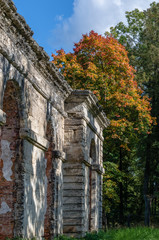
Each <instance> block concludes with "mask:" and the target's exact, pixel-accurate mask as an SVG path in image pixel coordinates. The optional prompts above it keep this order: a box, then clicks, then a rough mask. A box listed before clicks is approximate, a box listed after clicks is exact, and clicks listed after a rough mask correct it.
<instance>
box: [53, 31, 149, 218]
mask: <svg viewBox="0 0 159 240" xmlns="http://www.w3.org/2000/svg"><path fill="white" fill-rule="evenodd" d="M52 57H53V63H54V64H55V65H56V66H57V67H58V68H59V70H60V71H61V73H62V74H63V75H64V76H65V78H66V80H67V81H68V82H69V83H70V85H71V86H72V87H73V88H76V89H89V90H92V91H93V92H94V94H95V95H96V96H97V97H98V99H99V103H100V104H101V105H102V107H103V109H104V112H105V113H106V115H107V117H108V118H109V119H110V120H111V123H110V126H109V127H108V128H107V129H106V130H105V132H104V138H105V144H104V161H105V162H109V161H110V162H114V164H117V169H118V170H119V173H120V176H121V177H120V178H118V179H117V178H114V177H112V176H111V170H110V169H111V168H110V166H111V165H110V164H106V166H107V170H109V171H106V176H105V179H106V180H107V181H105V183H104V184H105V189H106V188H107V187H109V188H110V186H112V188H113V187H114V185H115V186H116V187H117V189H118V192H116V193H114V194H118V196H119V204H120V213H119V215H120V221H122V219H123V208H124V199H123V197H124V196H123V192H124V186H123V184H125V181H126V179H127V178H128V177H127V176H129V173H128V172H129V166H130V159H129V156H130V152H132V151H133V149H134V146H135V144H136V142H137V140H138V137H137V136H138V134H142V133H143V134H149V133H150V129H151V124H152V122H153V119H152V118H151V116H150V111H151V107H150V103H149V99H148V98H147V97H146V96H143V90H142V89H141V87H139V86H138V84H137V82H136V80H135V79H134V74H135V70H134V68H133V67H132V66H130V64H129V59H128V56H127V52H126V50H125V47H123V46H122V45H121V44H120V43H119V42H118V41H117V40H116V39H114V38H113V37H111V36H106V37H105V36H101V35H98V34H97V33H95V32H94V31H91V32H90V33H89V34H88V35H87V34H85V35H83V37H82V39H81V40H80V41H79V42H78V43H76V44H75V47H74V49H73V53H65V51H64V50H62V49H61V50H59V51H57V52H56V54H52ZM115 169H116V168H115ZM116 172H117V171H116ZM126 174H127V176H126ZM130 177H131V176H130ZM108 180H109V181H108ZM114 194H110V192H107V193H106V195H105V199H108V200H110V201H111V199H113V197H114Z"/></svg>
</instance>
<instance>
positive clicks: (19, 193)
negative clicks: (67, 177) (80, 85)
mask: <svg viewBox="0 0 159 240" xmlns="http://www.w3.org/2000/svg"><path fill="white" fill-rule="evenodd" d="M5 71H9V67H8V68H7V69H5ZM17 76H18V74H17V75H15V77H17ZM21 86H22V87H21V88H20V87H19V85H18V83H17V82H16V81H14V80H8V81H5V80H4V82H3V90H4V94H3V104H2V105H3V111H4V112H6V115H7V121H6V124H5V125H4V126H2V128H1V136H0V141H1V144H0V147H1V149H0V196H1V197H0V236H1V239H5V238H6V237H10V238H12V237H13V236H17V235H19V236H26V237H33V236H40V237H41V236H44V216H45V213H46V208H47V199H46V194H47V184H48V181H50V180H48V181H47V178H46V164H47V162H46V159H45V152H44V151H43V150H42V149H40V148H38V147H36V146H34V145H33V144H32V143H30V142H29V141H28V140H26V139H21V138H20V127H21V126H20V125H23V124H24V122H25V121H26V119H24V117H25V118H26V117H27V116H28V109H29V107H30V105H31V103H30V100H29V99H28V98H27V94H26V91H25V89H24V88H25V86H24V79H23V84H21ZM24 99H25V101H24ZM24 103H25V104H24ZM27 128H29V129H31V122H30V120H29V118H27ZM51 160H52V159H51ZM51 160H50V162H51ZM50 164H52V163H50ZM51 175H52V178H53V175H54V173H53V172H51ZM51 201H52V200H51ZM23 214H24V222H23ZM51 214H52V213H50V215H51Z"/></svg>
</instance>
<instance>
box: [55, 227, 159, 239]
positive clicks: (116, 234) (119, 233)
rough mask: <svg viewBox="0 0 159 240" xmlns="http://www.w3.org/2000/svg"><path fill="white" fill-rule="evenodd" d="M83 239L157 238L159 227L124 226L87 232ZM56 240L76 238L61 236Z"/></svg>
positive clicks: (158, 236) (158, 237)
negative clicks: (105, 230)
mask: <svg viewBox="0 0 159 240" xmlns="http://www.w3.org/2000/svg"><path fill="white" fill-rule="evenodd" d="M83 239H84V240H159V229H157V228H155V229H152V228H145V227H138V228H124V229H118V230H109V231H107V232H99V233H98V234H97V233H94V234H90V233H88V234H87V235H86V237H85V238H83ZM56 240H76V239H75V238H67V237H65V236H61V237H59V238H57V239H56Z"/></svg>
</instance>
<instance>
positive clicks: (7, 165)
mask: <svg viewBox="0 0 159 240" xmlns="http://www.w3.org/2000/svg"><path fill="white" fill-rule="evenodd" d="M1 149H2V154H1V157H0V158H1V159H2V160H3V169H2V172H3V177H4V178H5V179H6V180H7V181H12V179H11V176H12V166H13V163H12V161H11V158H12V152H11V150H10V142H8V141H7V140H1Z"/></svg>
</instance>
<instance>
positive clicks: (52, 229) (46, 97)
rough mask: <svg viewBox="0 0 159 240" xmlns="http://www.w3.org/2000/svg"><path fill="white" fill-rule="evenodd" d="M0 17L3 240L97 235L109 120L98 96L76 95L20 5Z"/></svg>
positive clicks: (5, 0) (8, 6) (7, 1)
mask: <svg viewBox="0 0 159 240" xmlns="http://www.w3.org/2000/svg"><path fill="white" fill-rule="evenodd" d="M0 11H1V12H0V239H2V240H3V239H5V238H6V237H13V236H22V237H27V238H31V237H37V238H38V239H42V238H43V237H45V238H46V239H49V238H52V237H54V236H57V235H59V234H62V233H63V232H64V233H66V234H70V235H72V234H73V235H78V236H82V235H84V234H85V233H86V231H91V230H98V229H99V228H100V227H101V201H102V191H101V189H102V188H101V186H102V172H103V168H102V141H103V138H102V131H103V128H104V127H106V126H107V123H108V122H107V119H106V118H105V116H104V115H103V113H100V109H99V107H98V105H97V100H96V98H95V97H94V96H93V94H92V93H90V92H88V91H73V92H72V89H71V87H70V86H69V85H68V83H67V82H66V81H65V80H64V78H63V76H62V75H61V74H60V73H59V72H58V70H57V69H56V67H55V66H54V65H53V64H52V63H51V62H50V61H49V57H48V56H47V54H46V53H45V52H44V50H43V48H42V47H40V46H39V45H38V44H37V43H36V42H35V40H34V39H33V38H32V35H33V32H32V31H31V29H30V28H29V26H28V25H27V24H26V22H25V20H24V18H23V17H22V16H20V15H19V14H17V12H16V8H15V6H14V4H13V2H12V1H11V0H0ZM76 99H77V100H79V101H77V100H76ZM72 100H73V101H72ZM92 139H93V141H94V142H93V144H91V143H92ZM91 146H93V147H91ZM91 149H92V150H91ZM94 153H95V155H94Z"/></svg>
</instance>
